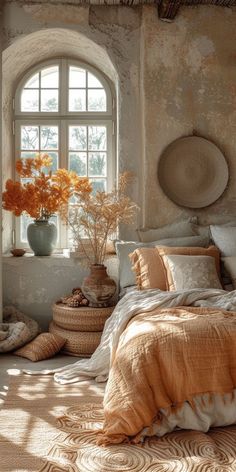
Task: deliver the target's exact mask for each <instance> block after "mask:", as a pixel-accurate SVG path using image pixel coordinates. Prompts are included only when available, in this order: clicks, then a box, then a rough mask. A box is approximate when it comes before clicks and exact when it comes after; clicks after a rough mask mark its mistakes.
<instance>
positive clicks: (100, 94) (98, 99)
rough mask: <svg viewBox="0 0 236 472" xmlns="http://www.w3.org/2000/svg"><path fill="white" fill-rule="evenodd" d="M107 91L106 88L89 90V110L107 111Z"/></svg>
mask: <svg viewBox="0 0 236 472" xmlns="http://www.w3.org/2000/svg"><path fill="white" fill-rule="evenodd" d="M106 109H107V104H106V92H105V90H98V89H89V90H88V111H106Z"/></svg>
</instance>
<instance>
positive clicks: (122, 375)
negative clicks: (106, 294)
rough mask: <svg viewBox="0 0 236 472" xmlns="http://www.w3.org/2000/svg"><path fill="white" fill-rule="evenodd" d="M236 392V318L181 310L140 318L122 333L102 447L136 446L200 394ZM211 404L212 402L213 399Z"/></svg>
mask: <svg viewBox="0 0 236 472" xmlns="http://www.w3.org/2000/svg"><path fill="white" fill-rule="evenodd" d="M235 387H236V312H228V311H224V310H220V309H218V308H215V309H214V308H213V309H210V308H195V307H177V308H164V309H154V310H152V311H150V312H148V313H140V314H138V315H136V316H135V317H134V318H133V319H132V320H131V321H130V322H129V323H128V325H127V327H126V329H125V331H124V332H123V333H122V335H121V337H120V340H119V345H118V348H117V350H116V355H115V357H114V360H113V364H112V367H111V370H110V374H109V379H108V384H107V388H106V393H105V398H104V414H105V422H104V428H103V431H102V433H101V435H100V437H99V439H98V443H99V444H103V445H107V444H111V443H121V442H125V441H127V440H132V441H133V442H138V441H139V440H140V435H141V432H142V430H143V428H146V429H145V431H146V434H147V435H151V434H152V428H153V425H155V424H157V423H161V421H162V414H161V411H160V410H161V409H163V408H165V409H166V408H167V409H168V408H169V411H170V414H171V413H173V412H174V411H176V410H177V409H178V408H179V407H181V406H182V405H183V403H184V402H186V401H188V402H189V403H190V404H191V405H192V406H193V408H194V397H196V396H197V395H199V394H204V393H209V394H216V393H220V394H223V393H227V392H233V390H234V388H235ZM209 398H210V397H209Z"/></svg>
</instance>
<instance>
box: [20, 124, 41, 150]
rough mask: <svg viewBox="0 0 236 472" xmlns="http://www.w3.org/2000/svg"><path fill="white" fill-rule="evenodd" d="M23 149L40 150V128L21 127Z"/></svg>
mask: <svg viewBox="0 0 236 472" xmlns="http://www.w3.org/2000/svg"><path fill="white" fill-rule="evenodd" d="M21 149H30V150H33V149H35V150H39V128H38V126H21Z"/></svg>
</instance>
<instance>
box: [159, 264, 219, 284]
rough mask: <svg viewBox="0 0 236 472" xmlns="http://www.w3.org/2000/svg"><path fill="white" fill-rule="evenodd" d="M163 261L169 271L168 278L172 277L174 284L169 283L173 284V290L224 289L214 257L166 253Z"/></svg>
mask: <svg viewBox="0 0 236 472" xmlns="http://www.w3.org/2000/svg"><path fill="white" fill-rule="evenodd" d="M163 262H164V264H165V266H166V269H167V272H168V273H169V275H168V278H169V277H171V278H172V284H169V285H172V286H173V288H172V290H184V289H195V288H220V289H222V286H221V283H220V281H219V277H218V274H217V271H216V264H215V258H214V257H211V256H183V255H168V256H167V255H166V256H163ZM169 282H170V281H169Z"/></svg>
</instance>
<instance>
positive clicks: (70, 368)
mask: <svg viewBox="0 0 236 472" xmlns="http://www.w3.org/2000/svg"><path fill="white" fill-rule="evenodd" d="M190 305H191V306H202V307H218V308H221V309H225V310H232V311H236V291H232V292H226V291H225V290H220V289H194V290H180V291H176V292H162V291H160V290H131V291H129V292H128V293H127V294H126V295H124V296H123V298H122V299H121V300H120V301H119V302H118V303H117V305H116V307H115V309H114V311H113V312H112V314H111V316H110V317H109V318H108V320H107V321H106V323H105V326H104V330H103V333H102V337H101V342H100V344H99V346H98V347H97V349H96V350H95V351H94V353H93V354H92V356H91V357H90V358H89V359H81V360H79V361H77V362H76V363H75V364H73V365H67V366H64V367H61V368H58V369H53V370H51V369H50V370H47V369H46V370H39V371H31V370H25V369H24V372H26V373H27V374H31V375H43V374H44V375H48V374H55V376H54V378H55V380H56V382H58V383H60V384H66V383H74V382H78V381H80V380H83V379H84V376H86V377H87V378H95V379H96V380H97V382H105V380H106V379H107V377H108V374H109V368H110V365H111V364H112V362H113V359H114V357H115V354H116V349H117V346H118V343H119V338H120V335H121V333H122V332H123V331H124V329H125V327H126V326H127V323H128V321H129V320H130V319H131V318H133V317H134V316H136V315H137V314H139V313H142V312H148V311H151V310H152V309H154V308H165V307H168V308H171V307H177V306H190Z"/></svg>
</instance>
